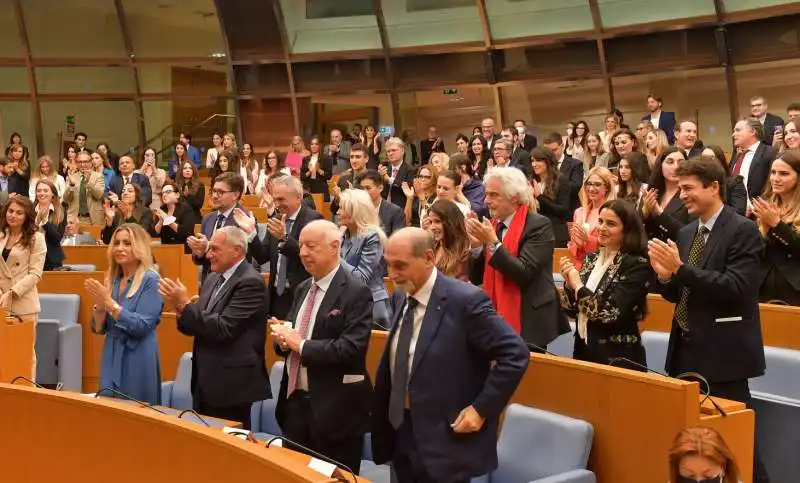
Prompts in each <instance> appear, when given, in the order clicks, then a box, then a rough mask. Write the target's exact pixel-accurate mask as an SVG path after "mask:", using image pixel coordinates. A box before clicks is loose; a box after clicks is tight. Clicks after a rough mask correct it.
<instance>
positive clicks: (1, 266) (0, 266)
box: [0, 236, 13, 278]
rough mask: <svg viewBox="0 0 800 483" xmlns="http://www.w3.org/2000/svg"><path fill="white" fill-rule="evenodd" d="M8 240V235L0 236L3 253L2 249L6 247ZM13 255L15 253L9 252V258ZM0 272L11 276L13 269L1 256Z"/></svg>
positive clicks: (0, 249) (0, 251)
mask: <svg viewBox="0 0 800 483" xmlns="http://www.w3.org/2000/svg"><path fill="white" fill-rule="evenodd" d="M6 241H8V237H5V236H4V237H2V238H0V253H2V251H3V250H4V249H5V248H6ZM12 255H13V254H11V253H9V254H8V259H9V260H11V257H12ZM0 272H2V273H3V274H4V275H6V276H8V277H9V278H10V277H11V270H10V269H9V268H8V263H6V261H5V260H3V257H0Z"/></svg>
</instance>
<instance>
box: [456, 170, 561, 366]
mask: <svg viewBox="0 0 800 483" xmlns="http://www.w3.org/2000/svg"><path fill="white" fill-rule="evenodd" d="M484 186H485V187H486V204H487V206H488V208H489V212H490V213H491V214H492V217H493V220H492V221H490V220H489V219H486V218H484V219H483V220H482V221H479V220H478V219H477V218H470V219H468V220H467V233H468V234H469V236H470V239H471V240H472V243H473V248H474V249H475V253H474V255H473V257H472V260H471V263H470V280H471V281H472V283H474V284H475V285H483V288H484V290H485V291H486V292H487V293H488V294H489V298H490V299H491V300H492V302H493V303H494V307H495V310H497V312H498V313H499V314H500V315H501V316H503V318H504V319H506V320H507V321H508V322H509V323H510V324H511V326H512V327H513V328H514V329H515V331H516V332H517V333H518V334H520V335H521V336H522V338H523V339H524V340H525V342H529V343H531V344H532V348H533V349H535V350H543V349H544V348H545V347H546V346H547V344H549V343H550V342H551V341H553V340H554V339H555V338H556V337H558V336H559V335H561V334H564V333H566V332H569V324H568V322H567V320H566V317H565V316H564V315H563V313H562V312H561V309H560V304H559V298H558V293H557V292H556V290H555V288H554V287H553V245H554V243H555V242H554V237H553V227H552V225H551V224H550V220H548V219H547V218H546V217H544V216H542V215H539V214H537V213H534V212H532V211H530V210H529V209H528V205H529V203H530V201H531V200H530V198H529V193H528V189H527V188H528V185H527V181H526V179H525V175H523V174H522V172H520V171H519V170H517V169H514V168H492V169H490V170H489V171H488V173H487V174H486V177H485V179H484Z"/></svg>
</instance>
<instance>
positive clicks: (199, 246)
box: [186, 233, 208, 258]
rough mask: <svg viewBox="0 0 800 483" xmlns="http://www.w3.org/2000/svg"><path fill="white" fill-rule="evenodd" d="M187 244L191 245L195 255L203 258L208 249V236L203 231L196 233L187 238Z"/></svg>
mask: <svg viewBox="0 0 800 483" xmlns="http://www.w3.org/2000/svg"><path fill="white" fill-rule="evenodd" d="M186 244H187V245H189V248H190V249H191V250H192V253H193V254H194V256H196V257H200V258H202V257H204V256H205V255H206V251H207V250H208V238H206V236H205V235H203V234H202V233H196V234H194V235H193V236H190V237H188V238H187V239H186Z"/></svg>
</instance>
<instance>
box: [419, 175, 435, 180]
mask: <svg viewBox="0 0 800 483" xmlns="http://www.w3.org/2000/svg"><path fill="white" fill-rule="evenodd" d="M417 178H419V179H431V178H433V176H431V175H424V174H418V175H417Z"/></svg>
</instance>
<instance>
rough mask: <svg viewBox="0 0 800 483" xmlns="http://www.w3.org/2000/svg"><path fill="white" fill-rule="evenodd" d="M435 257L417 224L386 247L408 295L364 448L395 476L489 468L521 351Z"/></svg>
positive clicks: (382, 368)
mask: <svg viewBox="0 0 800 483" xmlns="http://www.w3.org/2000/svg"><path fill="white" fill-rule="evenodd" d="M435 260H436V252H435V245H434V240H433V236H432V235H431V234H430V233H428V232H426V231H424V230H422V229H420V228H403V229H401V230H399V231H397V232H396V233H395V234H394V235H392V237H391V238H390V239H389V242H388V243H387V246H386V262H387V265H388V269H389V277H390V278H391V279H392V281H394V283H395V287H396V289H397V290H400V291H403V292H405V293H406V295H407V297H406V303H405V304H404V306H403V309H402V310H401V311H399V312H398V316H397V320H396V321H395V323H394V325H393V329H392V332H391V334H390V335H389V341H388V344H387V345H386V350H385V351H384V353H383V356H382V357H381V361H380V365H379V367H378V373H377V375H376V381H375V406H374V407H373V412H372V415H373V421H372V448H373V456H374V458H373V459H374V460H375V462H376V463H378V464H381V463H384V462H387V461H391V462H392V467H393V468H394V471H395V473H396V475H397V478H398V481H399V482H400V483H405V482H424V483H429V482H430V483H433V482H436V483H454V482H462V481H464V482H466V481H469V480H470V478H473V477H476V476H479V475H483V474H486V473H488V472H489V471H491V470H493V469H495V468H497V425H498V419H499V417H500V413H501V412H502V411H503V409H504V408H505V407H506V404H508V401H509V399H510V398H511V395H512V394H513V393H514V391H515V390H516V388H517V385H519V382H520V380H521V379H522V375H523V374H524V373H525V369H526V368H527V367H528V358H529V357H530V353H529V352H528V349H527V347H526V346H525V342H523V340H522V339H521V338H520V337H519V336H518V335H517V334H516V333H515V332H514V330H513V329H511V326H510V325H509V324H508V322H506V321H505V320H503V319H502V318H501V317H500V316H499V315H497V313H496V312H495V311H494V308H493V307H492V302H491V301H490V300H489V298H488V297H487V296H486V293H485V292H484V291H483V290H481V289H480V288H478V287H475V286H473V285H469V284H466V283H463V282H460V281H458V280H456V279H453V278H450V277H447V276H445V275H444V274H442V273H440V272H438V271H437V270H436V268H435ZM493 362H494V366H493V367H492V363H493ZM442 417H445V418H446V422H445V421H442ZM443 423H444V424H443Z"/></svg>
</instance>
